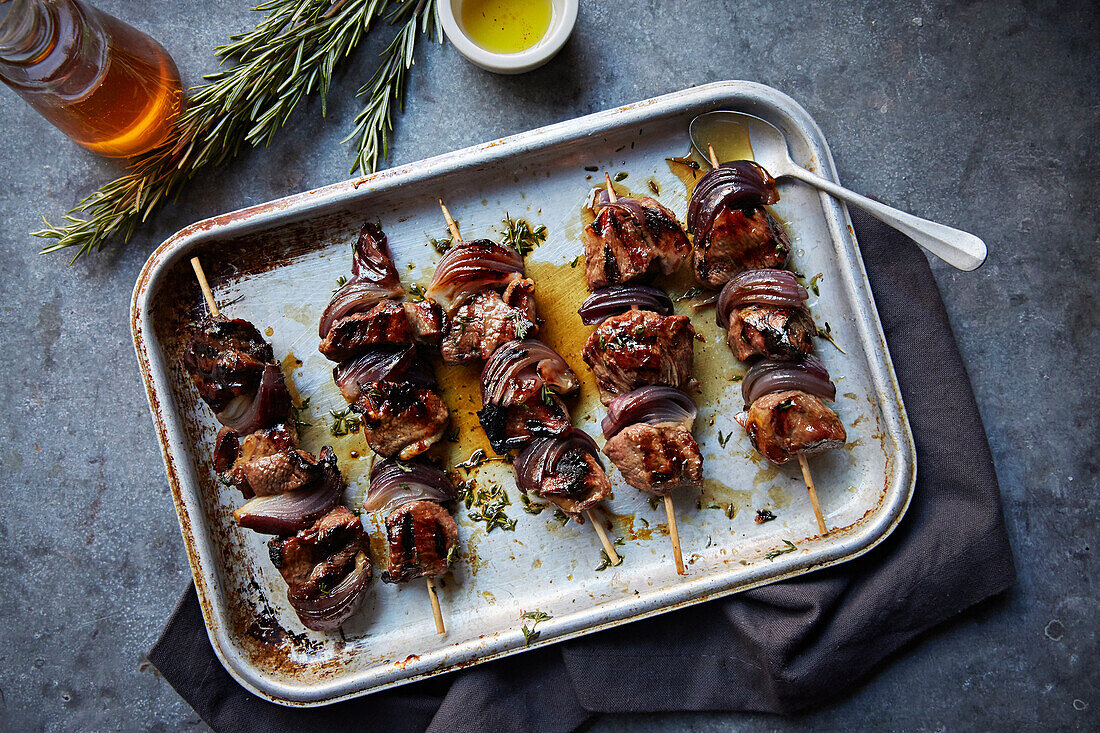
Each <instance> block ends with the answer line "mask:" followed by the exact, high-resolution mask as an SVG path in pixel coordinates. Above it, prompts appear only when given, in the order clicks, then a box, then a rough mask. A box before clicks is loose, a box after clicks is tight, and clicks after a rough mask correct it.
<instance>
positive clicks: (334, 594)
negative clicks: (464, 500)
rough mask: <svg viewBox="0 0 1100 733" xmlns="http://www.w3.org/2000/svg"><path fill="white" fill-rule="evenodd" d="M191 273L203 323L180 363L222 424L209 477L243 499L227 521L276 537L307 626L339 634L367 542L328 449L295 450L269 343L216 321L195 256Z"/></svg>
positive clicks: (276, 555)
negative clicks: (205, 312)
mask: <svg viewBox="0 0 1100 733" xmlns="http://www.w3.org/2000/svg"><path fill="white" fill-rule="evenodd" d="M191 266H192V267H193V268H194V270H195V276H196V278H197V279H198V281H199V287H200V288H201V289H202V293H203V297H204V298H205V299H206V303H207V306H208V308H209V311H210V316H209V317H208V318H206V319H203V321H202V322H201V324H200V325H199V326H198V327H196V328H194V333H193V336H192V338H191V340H190V341H189V342H188V345H187V347H186V349H185V350H184V354H183V362H184V366H185V367H186V369H187V371H188V373H189V374H190V375H191V378H192V381H193V382H194V383H195V387H196V388H197V389H198V391H199V395H200V397H202V399H203V401H204V402H206V403H207V404H208V405H209V406H210V408H211V409H212V410H214V413H215V416H216V417H217V418H218V420H219V422H221V423H222V425H223V426H224V427H222V428H221V430H219V431H218V437H217V440H216V443H215V448H214V469H215V470H216V471H217V472H218V473H219V474H220V475H221V476H222V477H223V478H224V480H225V481H226V482H227V483H228V485H229V486H231V487H234V488H236V489H239V490H240V491H241V494H242V495H243V496H244V497H245V498H246V499H248V501H247V502H246V503H245V504H244V505H243V506H242V507H240V508H238V509H237V510H236V511H234V512H233V516H234V518H235V519H236V521H237V523H238V524H239V525H240V526H241V527H245V528H247V529H251V530H253V531H256V532H260V533H263V534H273V535H276V537H274V538H272V539H271V540H270V541H269V542H268V551H269V554H270V557H271V561H272V564H273V565H274V566H275V567H276V568H277V569H278V570H279V572H280V574H281V575H282V577H283V579H284V581H285V582H286V584H287V600H289V601H290V605H291V607H292V608H293V609H294V611H295V613H296V614H297V615H298V618H299V619H300V620H301V621H302V623H303V624H304V625H305V626H306V628H309V629H312V630H315V631H331V630H335V629H338V628H339V627H340V626H341V624H343V623H344V621H346V620H347V619H348V618H349V617H350V616H351V615H352V614H354V613H355V612H356V611H357V610H358V609H359V607H360V605H361V604H362V602H363V598H364V596H365V593H366V588H367V585H368V584H369V583H370V580H371V575H372V568H371V562H370V537H369V536H368V535H367V533H366V532H365V531H364V530H363V525H362V523H361V522H360V520H359V518H358V517H357V516H355V515H354V514H353V513H352V512H350V511H349V510H348V509H347V507H345V506H342V505H341V503H340V502H341V499H342V497H343V493H344V479H343V476H341V475H340V470H339V468H338V466H337V464H336V455H335V453H334V452H333V450H332V448H331V447H329V446H325V447H324V448H322V450H321V454H320V457H318V458H315V457H314V456H313V455H311V454H310V453H308V452H306V451H304V450H302V449H300V448H299V447H298V431H297V428H296V426H295V423H294V422H293V420H291V419H290V408H291V400H290V394H289V392H288V391H287V388H286V384H285V383H284V379H283V375H282V372H281V370H280V369H279V367H278V365H277V364H276V363H275V361H274V355H273V353H272V350H271V345H270V344H269V343H267V342H266V341H265V340H264V338H263V336H261V335H260V332H259V331H258V330H257V329H256V327H255V326H254V325H252V324H251V323H249V322H248V321H245V320H242V319H228V318H225V317H224V316H222V315H221V312H220V311H219V309H218V305H217V302H216V301H215V300H214V294H213V292H212V291H211V290H210V285H209V283H208V282H207V280H206V275H205V273H204V272H203V269H202V266H201V264H200V263H199V260H198V258H197V257H193V258H192V259H191Z"/></svg>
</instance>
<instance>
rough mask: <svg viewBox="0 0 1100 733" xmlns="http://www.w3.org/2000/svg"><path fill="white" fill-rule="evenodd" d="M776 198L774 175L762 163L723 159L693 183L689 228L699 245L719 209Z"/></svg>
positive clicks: (750, 206) (747, 206) (753, 205)
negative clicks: (726, 160) (723, 160)
mask: <svg viewBox="0 0 1100 733" xmlns="http://www.w3.org/2000/svg"><path fill="white" fill-rule="evenodd" d="M778 200H779V191H777V190H776V188H775V179H773V178H772V177H771V175H770V174H769V173H768V172H767V171H766V170H764V169H763V168H762V167H761V166H759V165H758V164H756V163H754V162H753V161H751V160H735V161H733V162H731V163H723V164H722V165H720V166H718V167H717V168H714V169H712V170H711V171H709V172H708V173H707V174H706V175H705V176H703V177H702V178H700V179H699V182H698V183H696V184H695V190H694V191H693V192H692V194H691V202H690V203H689V204H688V211H687V225H688V229H689V230H691V235H692V237H693V238H694V239H695V242H696V246H698V244H699V243H700V242H703V241H704V240H705V239H706V238H707V237H708V236H709V235H710V230H711V227H713V226H714V220H715V218H716V217H717V216H718V214H719V213H720V212H721V211H722V209H724V208H729V209H754V208H756V207H757V206H764V205H767V204H774V203H775V202H776V201H778Z"/></svg>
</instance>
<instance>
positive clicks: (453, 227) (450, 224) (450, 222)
mask: <svg viewBox="0 0 1100 733" xmlns="http://www.w3.org/2000/svg"><path fill="white" fill-rule="evenodd" d="M439 208H441V209H442V210H443V218H444V219H446V220H447V230H448V231H449V232H450V233H451V238H452V239H453V240H454V241H455V242H456V243H458V242H461V241H462V236H461V235H460V234H459V233H458V224H456V223H455V220H454V219H453V218H451V212H449V211H447V207H446V205H444V203H443V199H439Z"/></svg>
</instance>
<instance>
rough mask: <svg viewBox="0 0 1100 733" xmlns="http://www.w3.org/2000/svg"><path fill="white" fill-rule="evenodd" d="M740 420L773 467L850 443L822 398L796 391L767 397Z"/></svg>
mask: <svg viewBox="0 0 1100 733" xmlns="http://www.w3.org/2000/svg"><path fill="white" fill-rule="evenodd" d="M738 419H739V421H743V422H742V425H744V426H745V430H746V431H747V432H748V434H749V437H750V438H751V439H752V444H753V445H754V446H756V449H757V450H758V451H760V453H762V454H763V455H764V457H765V458H767V459H768V460H769V461H771V462H772V463H779V464H782V463H786V462H787V461H789V460H791V459H792V458H794V457H795V456H797V455H798V454H799V453H804V454H806V455H813V454H815V453H822V452H824V451H827V450H830V449H832V448H839V447H840V446H842V445H844V443H845V441H846V440H847V439H848V435H847V433H846V432H845V431H844V425H842V424H841V422H840V418H839V417H837V415H836V413H835V412H833V411H832V410H831V409H829V407H828V406H827V405H826V404H825V403H824V402H822V401H821V399H820V398H818V397H816V396H814V395H811V394H808V393H806V392H799V391H796V390H789V391H786V392H774V393H772V394H769V395H764V396H763V397H761V398H760V399H758V400H757V401H756V402H754V403H752V406H751V407H750V408H749V410H748V413H742V414H741V415H740V416H738Z"/></svg>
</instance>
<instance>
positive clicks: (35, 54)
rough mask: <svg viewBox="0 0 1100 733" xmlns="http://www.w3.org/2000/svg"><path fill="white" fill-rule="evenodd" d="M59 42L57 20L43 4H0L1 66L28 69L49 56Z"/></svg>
mask: <svg viewBox="0 0 1100 733" xmlns="http://www.w3.org/2000/svg"><path fill="white" fill-rule="evenodd" d="M56 38H57V19H56V18H55V16H54V15H53V14H52V13H50V9H49V8H48V7H47V6H46V4H45V3H44V2H37V0H6V1H5V2H0V63H5V64H11V65H13V66H29V65H31V64H33V63H35V62H37V61H40V60H41V59H43V58H45V56H46V55H47V54H48V53H49V52H50V49H51V48H52V46H53V45H54V44H55V43H56Z"/></svg>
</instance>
